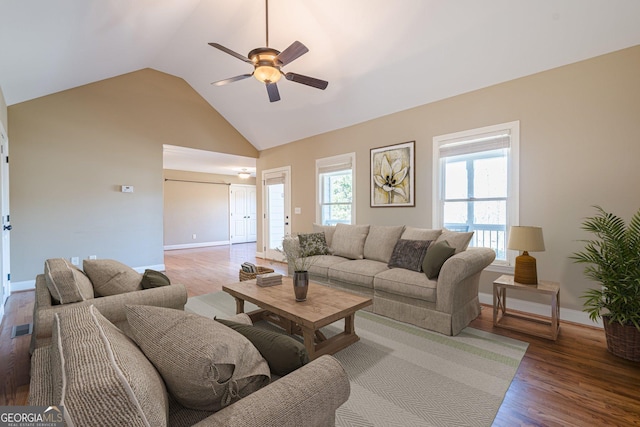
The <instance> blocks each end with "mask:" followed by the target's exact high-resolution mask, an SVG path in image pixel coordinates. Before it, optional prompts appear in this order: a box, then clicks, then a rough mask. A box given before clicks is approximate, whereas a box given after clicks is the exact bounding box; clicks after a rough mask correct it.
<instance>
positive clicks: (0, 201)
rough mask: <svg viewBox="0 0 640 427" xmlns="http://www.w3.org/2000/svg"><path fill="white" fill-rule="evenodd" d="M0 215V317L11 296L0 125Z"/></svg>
mask: <svg viewBox="0 0 640 427" xmlns="http://www.w3.org/2000/svg"><path fill="white" fill-rule="evenodd" d="M0 152H1V158H0V181H1V182H0V193H1V194H0V215H1V216H2V242H1V243H0V252H1V253H0V275H1V276H2V287H1V289H0V301H2V305H1V306H0V317H1V316H2V315H4V303H5V302H6V301H7V298H9V295H10V294H11V270H10V259H11V258H10V256H9V254H10V252H9V250H10V236H9V233H10V231H11V223H10V222H9V221H10V216H9V140H8V138H7V134H6V132H5V130H4V126H2V123H0Z"/></svg>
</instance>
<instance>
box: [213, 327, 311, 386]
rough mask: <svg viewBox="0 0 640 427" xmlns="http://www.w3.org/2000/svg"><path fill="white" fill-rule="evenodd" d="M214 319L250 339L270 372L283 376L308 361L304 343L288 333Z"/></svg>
mask: <svg viewBox="0 0 640 427" xmlns="http://www.w3.org/2000/svg"><path fill="white" fill-rule="evenodd" d="M216 320H217V321H218V322H220V323H222V324H223V325H226V326H228V327H230V328H231V329H233V330H235V331H236V332H239V333H241V334H242V335H244V336H245V337H246V338H247V339H248V340H249V341H251V343H252V344H253V345H254V346H255V347H256V348H257V349H258V351H259V352H260V354H261V355H262V357H264V358H265V360H266V361H267V363H268V364H269V369H270V370H271V372H273V373H274V374H276V375H279V376H281V377H283V376H285V375H287V374H288V373H290V372H293V371H295V370H296V369H298V368H300V367H301V366H303V365H305V364H307V363H309V354H308V353H307V349H306V348H305V347H304V344H302V343H301V342H300V341H298V340H296V339H295V338H293V337H292V336H290V335H287V334H284V333H282V332H277V331H269V330H267V329H262V328H256V327H255V326H253V325H246V324H242V323H238V322H233V321H231V320H224V319H216Z"/></svg>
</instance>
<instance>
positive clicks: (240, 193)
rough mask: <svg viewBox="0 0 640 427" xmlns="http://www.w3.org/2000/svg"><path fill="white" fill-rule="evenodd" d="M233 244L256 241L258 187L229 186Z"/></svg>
mask: <svg viewBox="0 0 640 427" xmlns="http://www.w3.org/2000/svg"><path fill="white" fill-rule="evenodd" d="M229 201H230V206H229V212H230V218H229V224H230V225H231V233H230V236H231V243H245V242H255V241H256V186H255V185H231V186H229Z"/></svg>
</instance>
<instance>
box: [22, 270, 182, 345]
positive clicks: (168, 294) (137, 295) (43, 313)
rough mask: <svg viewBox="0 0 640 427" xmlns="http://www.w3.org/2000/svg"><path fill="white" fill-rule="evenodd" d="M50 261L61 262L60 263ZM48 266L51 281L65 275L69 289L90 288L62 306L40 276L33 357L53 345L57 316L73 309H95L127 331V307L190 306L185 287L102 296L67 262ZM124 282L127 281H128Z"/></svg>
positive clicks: (129, 273)
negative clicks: (40, 349)
mask: <svg viewBox="0 0 640 427" xmlns="http://www.w3.org/2000/svg"><path fill="white" fill-rule="evenodd" d="M50 261H57V263H54V262H50ZM103 261H104V262H105V263H110V264H109V265H111V266H113V265H117V266H118V268H119V269H121V270H123V271H125V270H126V274H120V276H125V277H130V278H132V280H134V281H135V280H136V277H137V278H138V279H137V280H138V282H140V280H141V279H142V275H141V274H139V273H137V272H135V271H134V270H133V269H130V268H129V267H127V266H124V265H122V264H120V263H116V262H114V261H112V260H103ZM49 262H50V263H49ZM47 263H49V264H50V265H51V269H50V270H49V269H48V268H46V269H45V270H46V271H45V273H46V274H47V275H48V276H49V281H51V277H52V276H54V277H55V276H56V274H57V273H60V274H63V275H65V277H64V280H63V282H64V283H63V284H64V285H65V286H72V287H74V288H76V289H77V288H78V287H79V286H81V285H79V283H84V284H85V285H86V286H88V290H83V292H82V293H80V292H78V293H77V294H78V298H76V299H78V300H79V301H76V302H70V303H65V304H61V303H60V302H59V301H56V300H55V299H54V298H53V297H52V294H51V292H50V290H49V287H48V286H47V279H46V277H45V274H39V275H38V276H37V277H36V295H35V303H34V306H33V333H32V335H31V346H30V352H31V353H33V351H34V350H35V349H36V348H37V347H41V346H43V345H47V344H48V343H49V341H50V340H51V327H52V325H53V317H54V315H55V314H56V313H59V312H61V311H63V310H67V309H69V308H74V307H81V306H89V305H95V306H96V307H97V308H98V309H99V310H100V312H101V313H102V314H103V315H104V316H105V317H106V318H107V319H109V320H110V321H111V322H112V323H114V324H115V325H116V326H118V327H120V328H123V329H126V328H127V318H126V315H125V313H124V306H125V304H140V305H153V306H157V307H167V308H175V309H180V310H183V309H184V305H185V304H186V303H187V290H186V289H185V287H184V286H183V285H181V284H171V285H170V286H161V287H156V288H150V289H142V287H141V286H139V285H138V286H136V287H135V289H136V290H133V291H130V292H122V293H118V294H114V295H108V296H100V295H98V294H97V293H94V292H93V289H91V287H92V284H91V281H90V280H89V278H88V277H86V275H85V274H84V273H83V272H82V271H80V270H79V269H76V268H74V267H73V266H71V265H70V264H69V263H68V262H67V261H65V260H63V259H54V260H47ZM47 263H45V267H46V266H47V265H49V264H47ZM54 264H55V266H54ZM61 270H63V271H61ZM136 275H137V276H136ZM56 278H57V277H56ZM117 279H118V277H116V278H115V279H114V281H117ZM122 281H124V279H123V280H122ZM122 281H121V282H122ZM110 285H111V288H117V287H118V283H116V284H115V285H114V284H110Z"/></svg>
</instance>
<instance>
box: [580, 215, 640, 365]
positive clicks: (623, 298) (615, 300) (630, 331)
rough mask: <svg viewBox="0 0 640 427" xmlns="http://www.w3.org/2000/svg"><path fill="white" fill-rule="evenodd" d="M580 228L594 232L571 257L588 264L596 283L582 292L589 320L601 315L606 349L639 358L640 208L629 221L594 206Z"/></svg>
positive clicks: (620, 354) (624, 356) (588, 273)
mask: <svg viewBox="0 0 640 427" xmlns="http://www.w3.org/2000/svg"><path fill="white" fill-rule="evenodd" d="M595 209H596V210H597V211H598V213H597V214H596V215H595V216H593V217H590V218H587V219H585V221H584V222H583V223H582V229H583V230H586V231H589V232H591V233H593V234H594V236H595V238H594V239H592V240H584V241H583V242H584V243H585V248H584V250H583V251H581V252H577V253H575V254H574V256H573V257H572V259H573V260H575V262H578V263H584V264H588V266H587V267H586V268H585V270H584V273H585V275H586V276H587V277H588V278H589V279H591V280H593V281H595V282H598V283H600V285H601V286H600V288H597V289H589V290H588V291H586V292H585V294H584V295H583V298H585V302H584V311H585V312H587V313H589V318H590V319H591V320H594V321H595V320H597V319H598V318H602V319H603V323H604V329H605V336H606V338H607V349H608V350H609V351H610V352H611V353H613V354H615V355H616V356H620V357H623V358H625V359H629V360H633V361H640V210H639V211H638V212H636V213H635V215H634V216H633V218H631V221H630V223H629V226H627V225H626V224H625V221H624V220H623V219H621V218H620V217H618V216H616V215H614V214H612V213H608V212H606V211H605V210H604V209H602V208H601V207H600V206H595Z"/></svg>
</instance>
